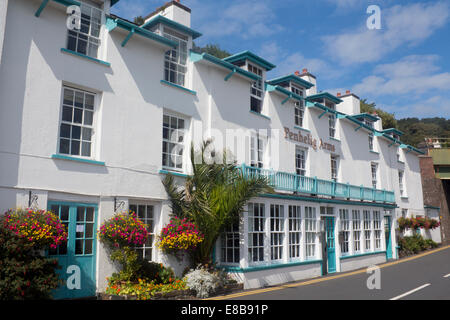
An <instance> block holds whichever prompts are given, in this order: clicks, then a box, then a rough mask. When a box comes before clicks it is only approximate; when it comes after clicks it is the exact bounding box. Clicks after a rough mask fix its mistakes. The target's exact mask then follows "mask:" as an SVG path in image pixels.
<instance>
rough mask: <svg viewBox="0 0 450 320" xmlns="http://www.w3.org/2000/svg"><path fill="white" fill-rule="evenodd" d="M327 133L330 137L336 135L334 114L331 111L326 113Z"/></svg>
mask: <svg viewBox="0 0 450 320" xmlns="http://www.w3.org/2000/svg"><path fill="white" fill-rule="evenodd" d="M328 126H329V134H330V137H331V138H335V137H336V115H335V114H334V113H331V114H329V115H328Z"/></svg>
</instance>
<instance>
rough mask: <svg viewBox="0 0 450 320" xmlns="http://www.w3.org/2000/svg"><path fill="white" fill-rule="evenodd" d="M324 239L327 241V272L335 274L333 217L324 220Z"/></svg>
mask: <svg viewBox="0 0 450 320" xmlns="http://www.w3.org/2000/svg"><path fill="white" fill-rule="evenodd" d="M325 238H326V241H327V270H328V273H333V272H336V246H335V237H334V217H326V218H325Z"/></svg>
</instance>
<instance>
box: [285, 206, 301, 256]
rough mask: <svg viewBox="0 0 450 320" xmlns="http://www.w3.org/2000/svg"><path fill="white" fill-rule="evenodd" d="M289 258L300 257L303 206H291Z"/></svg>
mask: <svg viewBox="0 0 450 320" xmlns="http://www.w3.org/2000/svg"><path fill="white" fill-rule="evenodd" d="M288 224H289V258H291V259H295V258H300V237H301V208H300V206H289V221H288Z"/></svg>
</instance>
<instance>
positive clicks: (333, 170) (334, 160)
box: [330, 154, 339, 181]
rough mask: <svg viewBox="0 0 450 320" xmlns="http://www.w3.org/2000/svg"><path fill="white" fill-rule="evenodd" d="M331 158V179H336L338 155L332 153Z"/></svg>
mask: <svg viewBox="0 0 450 320" xmlns="http://www.w3.org/2000/svg"><path fill="white" fill-rule="evenodd" d="M330 158H331V179H332V180H334V181H337V178H338V158H339V157H338V156H336V155H334V154H332V155H331V156H330Z"/></svg>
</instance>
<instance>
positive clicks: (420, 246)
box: [399, 234, 438, 255]
mask: <svg viewBox="0 0 450 320" xmlns="http://www.w3.org/2000/svg"><path fill="white" fill-rule="evenodd" d="M399 246H400V252H402V253H403V254H405V255H412V254H417V253H419V252H421V251H423V250H427V249H431V248H436V247H437V246H438V244H437V243H436V242H434V241H433V240H431V239H427V240H425V239H424V238H423V237H422V236H421V235H418V234H414V235H413V236H410V237H404V238H401V239H400V241H399Z"/></svg>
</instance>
